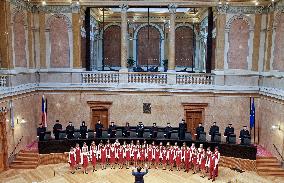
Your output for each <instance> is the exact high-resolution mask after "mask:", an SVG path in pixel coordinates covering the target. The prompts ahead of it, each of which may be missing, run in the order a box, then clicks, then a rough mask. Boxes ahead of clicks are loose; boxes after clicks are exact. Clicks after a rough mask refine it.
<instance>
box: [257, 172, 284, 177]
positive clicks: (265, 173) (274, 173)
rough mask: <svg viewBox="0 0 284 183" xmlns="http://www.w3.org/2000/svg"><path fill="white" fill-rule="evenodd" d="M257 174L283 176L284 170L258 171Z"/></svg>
mask: <svg viewBox="0 0 284 183" xmlns="http://www.w3.org/2000/svg"><path fill="white" fill-rule="evenodd" d="M258 175H261V176H276V177H284V172H283V173H282V172H258Z"/></svg>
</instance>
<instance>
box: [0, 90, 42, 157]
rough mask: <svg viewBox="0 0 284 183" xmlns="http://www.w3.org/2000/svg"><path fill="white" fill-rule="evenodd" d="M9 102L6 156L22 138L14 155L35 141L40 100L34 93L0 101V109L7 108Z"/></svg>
mask: <svg viewBox="0 0 284 183" xmlns="http://www.w3.org/2000/svg"><path fill="white" fill-rule="evenodd" d="M11 102H12V105H11V106H12V108H13V112H11V110H9V112H8V114H7V117H6V130H7V142H8V156H10V153H11V152H13V150H14V148H15V146H16V145H17V143H18V142H19V140H20V139H21V137H22V136H23V138H22V140H21V142H20V143H19V146H18V147H17V149H16V151H15V152H16V153H17V152H18V151H20V150H21V149H24V148H25V147H26V145H28V144H31V143H32V142H33V141H34V140H36V128H37V124H38V120H39V117H40V116H39V114H40V110H41V103H40V99H39V97H38V95H37V94H36V93H31V94H27V95H19V96H16V97H13V98H6V99H4V100H1V101H0V107H2V106H6V107H9V106H10V103H11ZM37 106H38V107H37ZM12 116H14V117H12ZM12 118H13V119H14V128H12V125H11V121H12Z"/></svg>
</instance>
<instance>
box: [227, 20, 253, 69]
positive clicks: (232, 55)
mask: <svg viewBox="0 0 284 183" xmlns="http://www.w3.org/2000/svg"><path fill="white" fill-rule="evenodd" d="M249 32H250V30H249V24H248V22H247V21H246V20H245V19H234V20H233V21H232V22H231V23H230V30H229V34H228V42H229V50H228V68H229V69H248V56H249V37H250V35H249Z"/></svg>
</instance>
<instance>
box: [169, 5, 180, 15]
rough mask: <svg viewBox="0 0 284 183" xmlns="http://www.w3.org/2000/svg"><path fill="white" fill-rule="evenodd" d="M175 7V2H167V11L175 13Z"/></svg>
mask: <svg viewBox="0 0 284 183" xmlns="http://www.w3.org/2000/svg"><path fill="white" fill-rule="evenodd" d="M177 7H178V5H177V4H175V3H171V4H169V5H168V9H169V12H170V13H174V14H176V11H177Z"/></svg>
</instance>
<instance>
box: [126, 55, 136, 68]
mask: <svg viewBox="0 0 284 183" xmlns="http://www.w3.org/2000/svg"><path fill="white" fill-rule="evenodd" d="M134 63H135V60H134V59H133V58H132V57H129V58H128V59H127V66H128V68H132V67H133V65H134Z"/></svg>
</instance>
